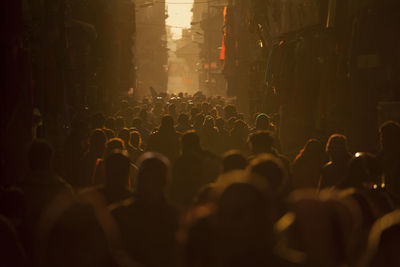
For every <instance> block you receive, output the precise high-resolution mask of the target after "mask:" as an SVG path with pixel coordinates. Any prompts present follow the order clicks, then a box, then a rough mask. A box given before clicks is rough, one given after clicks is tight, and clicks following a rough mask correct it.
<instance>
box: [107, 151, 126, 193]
mask: <svg viewBox="0 0 400 267" xmlns="http://www.w3.org/2000/svg"><path fill="white" fill-rule="evenodd" d="M129 170H130V160H129V158H128V156H127V155H126V153H124V152H122V151H121V150H114V151H113V152H111V154H109V155H108V156H107V157H106V158H105V159H104V171H105V176H106V184H105V186H106V187H107V188H124V187H126V186H127V185H128V180H129Z"/></svg>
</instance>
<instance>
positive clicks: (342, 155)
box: [320, 134, 351, 189]
mask: <svg viewBox="0 0 400 267" xmlns="http://www.w3.org/2000/svg"><path fill="white" fill-rule="evenodd" d="M326 153H327V154H328V156H329V160H330V161H329V162H328V163H327V164H326V165H325V166H324V167H323V168H322V173H321V181H320V188H321V189H323V188H327V187H332V186H335V185H337V184H338V183H340V182H341V181H342V180H343V179H344V178H345V176H346V175H347V169H348V164H349V161H350V159H351V154H350V152H349V151H348V148H347V138H346V136H344V135H341V134H333V135H331V136H330V137H329V139H328V142H327V144H326Z"/></svg>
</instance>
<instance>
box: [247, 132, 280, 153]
mask: <svg viewBox="0 0 400 267" xmlns="http://www.w3.org/2000/svg"><path fill="white" fill-rule="evenodd" d="M249 144H250V149H251V151H252V152H253V153H254V154H260V153H273V145H274V138H273V137H272V134H271V133H270V132H268V131H256V132H255V133H252V134H251V135H250V137H249Z"/></svg>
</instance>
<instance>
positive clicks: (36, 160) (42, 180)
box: [18, 139, 73, 259]
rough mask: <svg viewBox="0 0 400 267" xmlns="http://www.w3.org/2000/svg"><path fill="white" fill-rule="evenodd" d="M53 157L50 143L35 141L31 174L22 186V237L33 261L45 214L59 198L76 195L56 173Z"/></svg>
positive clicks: (30, 166)
mask: <svg viewBox="0 0 400 267" xmlns="http://www.w3.org/2000/svg"><path fill="white" fill-rule="evenodd" d="M53 158H54V150H53V147H52V146H51V145H50V144H49V143H48V142H47V141H45V140H41V139H36V140H33V141H32V143H31V144H30V146H29V150H28V160H29V168H30V173H29V175H27V176H26V177H24V179H23V180H21V181H20V182H19V183H18V187H19V188H20V189H21V190H22V192H23V194H24V198H25V207H26V214H25V220H24V222H23V225H22V226H21V228H22V230H21V231H22V234H21V237H23V240H22V242H23V243H24V246H25V249H26V252H27V255H28V258H29V259H32V257H33V246H34V240H35V229H36V225H37V222H38V220H39V219H40V217H41V215H42V213H43V211H44V210H45V209H46V208H47V206H48V205H49V204H50V203H51V201H52V200H53V199H54V198H55V197H56V196H57V195H59V194H62V193H65V194H70V195H72V194H73V189H72V187H71V185H69V184H68V183H67V182H66V181H65V180H64V179H62V178H61V177H59V176H58V175H56V174H55V173H54V171H53V168H52V165H53V164H52V162H53Z"/></svg>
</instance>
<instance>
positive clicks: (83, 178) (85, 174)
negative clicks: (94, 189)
mask: <svg viewBox="0 0 400 267" xmlns="http://www.w3.org/2000/svg"><path fill="white" fill-rule="evenodd" d="M106 141H107V137H106V135H105V133H104V131H103V130H102V129H95V130H93V131H92V134H91V136H90V138H89V149H88V151H87V152H86V153H85V154H84V155H83V158H82V159H81V161H80V179H79V181H77V183H76V184H75V186H78V187H85V186H90V185H91V184H92V181H91V179H92V177H93V174H94V171H95V167H96V162H97V160H98V159H101V158H102V157H103V154H104V148H105V143H106Z"/></svg>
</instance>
